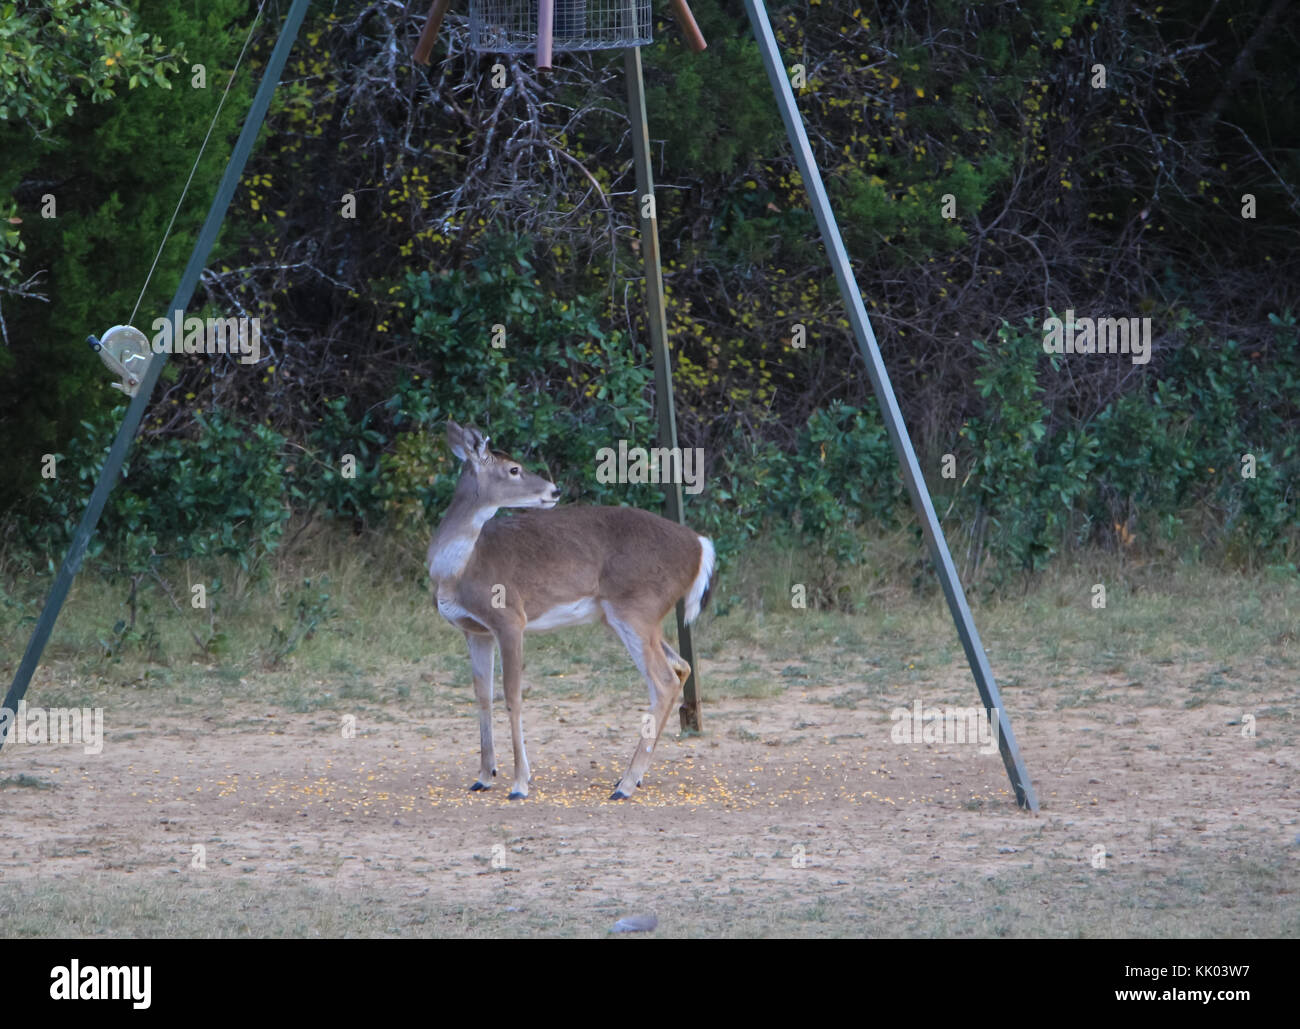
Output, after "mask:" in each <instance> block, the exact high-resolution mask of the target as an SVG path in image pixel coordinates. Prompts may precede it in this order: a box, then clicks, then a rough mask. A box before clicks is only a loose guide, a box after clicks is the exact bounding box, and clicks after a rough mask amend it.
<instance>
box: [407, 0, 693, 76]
mask: <svg viewBox="0 0 1300 1029" xmlns="http://www.w3.org/2000/svg"><path fill="white" fill-rule="evenodd" d="M450 6H451V0H434V3H433V7H432V8H430V10H429V17H428V20H427V21H426V22H425V24H424V31H423V32H422V33H421V34H420V42H419V44H418V45H417V46H416V48H415V59H416V60H417V61H418V62H419V63H420V64H428V63H429V55H430V54H431V53H432V52H433V44H434V41H435V40H436V39H437V37H438V30H439V29H440V28H441V27H442V20H443V18H444V17H445V16H446V14H447V9H448V8H449V7H450ZM672 9H673V15H674V16H675V17H676V19H677V23H678V24H679V25H680V26H681V29H682V32H683V34H684V35H685V36H686V44H687V46H689V47H690V48H691V49H692V50H694V51H695V52H696V53H698V52H699V51H701V50H703V49H704V48H705V46H706V44H705V42H704V36H703V35H702V34H701V33H700V28H699V26H698V25H696V24H695V18H694V16H692V14H691V9H690V7H688V6H687V3H686V0H672ZM652 41H653V33H652V31H651V14H650V0H470V3H469V45H470V48H471V49H473V50H476V51H478V52H479V53H491V54H521V53H535V54H536V55H537V67H538V69H539V70H542V71H547V70H549V69H550V67H551V57H552V54H553V53H554V52H555V51H556V50H561V51H563V50H623V49H627V48H629V47H638V46H646V45H648V44H649V43H651V42H652Z"/></svg>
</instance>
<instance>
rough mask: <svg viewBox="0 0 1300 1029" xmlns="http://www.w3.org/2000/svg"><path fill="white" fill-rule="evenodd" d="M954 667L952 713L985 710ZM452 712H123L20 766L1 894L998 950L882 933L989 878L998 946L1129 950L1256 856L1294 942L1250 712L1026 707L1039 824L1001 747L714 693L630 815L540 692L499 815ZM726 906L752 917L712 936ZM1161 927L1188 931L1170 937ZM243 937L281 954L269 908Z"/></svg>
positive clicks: (1296, 843) (473, 739) (596, 754)
mask: <svg viewBox="0 0 1300 1029" xmlns="http://www.w3.org/2000/svg"><path fill="white" fill-rule="evenodd" d="M961 671H962V670H961V669H954V670H953V685H952V690H951V692H952V693H953V695H955V696H961V695H964V693H965V692H969V693H970V694H971V695H972V696H973V695H974V690H973V686H969V685H962V683H961V677H960V676H961ZM967 682H969V680H967ZM1103 686H1105V684H1103ZM449 688H451V687H449ZM463 692H464V694H465V704H464V706H463V707H462V708H461V709H460V710H458V711H457V712H456V713H455V714H443V715H435V716H431V717H421V716H419V715H416V714H413V713H412V712H411V711H409V710H403V711H401V712H398V713H397V714H396V716H391V717H390V716H383V715H382V714H379V716H378V717H371V716H370V715H367V714H366V713H364V712H363V713H362V714H360V715H358V716H357V722H356V732H355V736H354V737H352V738H346V737H345V735H344V733H343V731H342V715H341V714H340V713H338V712H334V711H319V712H316V713H313V714H306V715H297V714H286V713H284V712H283V711H279V710H260V711H259V710H258V709H257V708H255V707H253V708H249V707H240V706H236V705H228V706H227V707H226V708H225V709H223V711H222V712H219V713H217V714H213V713H211V712H208V713H206V714H202V715H196V716H195V717H193V718H184V717H175V716H170V715H169V716H166V717H152V716H150V715H149V714H148V713H147V712H136V713H135V715H134V717H135V718H137V719H139V724H122V722H123V721H124V720H129V719H131V718H132V717H133V716H132V713H131V712H130V711H129V710H128V711H118V710H110V711H109V713H108V728H107V734H106V745H105V747H104V750H103V753H102V754H98V755H87V754H85V753H83V750H82V748H81V747H80V746H77V745H66V746H58V747H51V746H26V747H9V748H6V751H5V754H4V761H3V764H4V768H3V775H4V776H8V779H7V780H5V781H6V782H7V783H8V785H6V786H5V788H3V789H2V790H0V797H2V798H3V808H4V817H3V819H2V820H0V882H3V883H4V885H5V886H6V887H7V888H8V889H9V890H10V891H12V890H13V888H15V887H18V888H19V889H24V888H28V887H31V886H34V885H36V884H41V885H43V886H44V887H47V888H49V887H51V886H53V887H55V888H58V889H67V890H76V889H79V888H83V886H84V888H86V889H92V890H93V889H95V888H96V887H95V884H97V883H99V884H102V883H104V882H106V881H109V882H112V881H117V880H119V879H121V878H122V877H126V878H129V879H130V880H131V881H132V882H133V883H135V884H136V885H137V886H139V887H141V888H146V889H147V888H149V886H150V884H157V885H158V886H160V887H161V886H162V885H163V884H164V883H169V882H170V883H176V882H180V883H182V884H184V885H185V886H187V887H198V888H200V889H201V888H204V887H210V886H216V885H219V884H221V883H223V882H224V883H229V882H230V881H232V880H246V881H251V882H253V883H257V884H260V885H263V886H268V887H271V886H274V885H275V884H284V883H294V884H296V885H297V886H302V885H304V884H305V885H309V886H310V885H312V884H319V885H321V886H322V887H328V888H329V889H330V890H331V891H334V892H335V893H336V894H337V893H339V892H343V893H353V892H355V895H356V896H359V897H364V898H368V899H367V900H366V901H365V903H372V902H373V903H374V904H378V905H390V906H393V907H395V908H396V909H401V908H403V906H407V907H409V906H410V905H417V904H419V903H431V904H437V905H441V906H442V907H443V909H446V908H447V907H448V906H452V907H454V908H455V909H456V910H460V911H461V912H462V913H464V912H466V911H468V912H471V913H473V915H474V917H475V918H476V919H478V918H485V919H486V921H485V922H484V923H483V924H484V925H486V926H487V927H488V928H487V929H486V930H485V931H486V932H489V933H492V934H496V933H505V934H518V935H523V934H529V933H541V934H548V933H555V932H559V933H572V934H578V935H593V934H601V933H604V932H606V931H607V930H608V929H609V927H610V925H612V923H613V922H614V921H615V920H616V919H617V918H618V917H621V916H623V915H634V914H643V913H651V912H653V913H655V914H656V915H657V916H658V918H659V921H660V928H659V932H660V934H670V935H673V934H681V935H728V934H730V933H732V932H738V933H744V934H760V933H771V934H776V935H799V934H803V933H804V932H812V933H826V934H846V935H894V934H895V933H899V932H903V931H904V930H906V929H908V928H909V927H910V929H911V930H913V931H915V932H918V933H928V932H936V933H940V934H947V932H949V931H951V932H952V933H954V934H956V933H963V932H965V933H973V934H983V933H988V932H993V933H996V932H1002V931H1007V930H1006V928H1005V927H1000V926H999V923H998V922H997V920H996V918H994V920H993V921H992V922H990V921H988V920H987V919H985V920H984V921H978V920H977V921H976V922H974V923H969V924H968V923H966V922H961V921H958V922H956V923H954V922H952V921H951V920H950V919H948V918H946V917H945V916H942V915H936V920H935V921H934V922H932V923H925V924H922V922H918V921H917V920H916V918H915V917H913V918H911V919H910V920H908V919H903V920H900V921H895V922H890V921H887V920H882V919H881V915H882V912H888V911H889V910H890V908H889V905H890V904H891V903H898V902H904V903H912V902H914V901H915V898H916V892H917V891H918V890H929V891H931V894H930V895H932V896H939V897H943V898H948V900H947V901H945V903H956V902H959V900H960V897H961V896H963V895H964V894H963V891H965V893H972V892H980V891H981V890H984V889H985V888H986V887H987V886H989V885H990V884H992V885H996V884H997V883H998V882H999V881H1002V882H1004V883H1005V884H1008V885H1009V886H1011V887H1012V888H1014V889H1015V890H1016V891H1017V897H1016V904H1015V911H1016V919H1015V920H1016V922H1017V924H1018V926H1019V928H1017V927H1016V926H1012V927H1011V929H1010V931H1011V932H1021V931H1022V932H1024V933H1025V934H1031V935H1032V934H1078V933H1083V934H1104V935H1111V934H1112V933H1113V934H1116V935H1119V934H1126V933H1140V932H1141V931H1142V926H1143V925H1144V924H1147V923H1144V922H1143V921H1142V919H1143V918H1144V917H1149V918H1150V919H1152V920H1153V921H1152V922H1151V923H1150V924H1151V925H1152V926H1154V929H1153V930H1152V931H1155V932H1157V934H1174V935H1178V934H1186V933H1188V932H1195V931H1196V926H1197V925H1198V924H1203V925H1204V926H1205V928H1206V930H1207V931H1209V930H1212V929H1213V927H1214V926H1213V923H1212V922H1208V921H1207V922H1205V923H1197V922H1196V921H1195V918H1196V917H1197V916H1196V915H1195V912H1194V909H1195V907H1196V905H1197V903H1201V902H1206V901H1207V896H1206V891H1207V889H1208V892H1209V894H1210V896H1211V898H1213V903H1214V904H1215V905H1216V906H1217V907H1219V908H1220V909H1221V908H1222V907H1223V905H1224V904H1225V903H1226V904H1227V906H1228V907H1229V908H1231V907H1233V906H1234V905H1235V904H1237V903H1238V902H1239V900H1240V902H1244V901H1245V900H1246V898H1245V897H1244V896H1243V897H1242V898H1239V899H1235V898H1233V897H1231V896H1228V897H1226V898H1225V897H1224V896H1223V890H1222V887H1221V886H1214V885H1213V884H1211V886H1210V887H1205V886H1204V885H1202V886H1201V887H1200V888H1199V892H1198V891H1197V890H1193V891H1192V892H1193V893H1194V894H1196V895H1195V896H1189V897H1187V898H1181V897H1178V896H1174V897H1168V896H1166V897H1165V898H1164V899H1163V900H1162V899H1160V898H1156V899H1155V900H1152V899H1151V898H1150V897H1149V896H1148V895H1147V894H1143V893H1141V892H1140V891H1141V888H1142V887H1143V886H1144V884H1145V885H1150V884H1152V883H1163V884H1165V885H1166V886H1167V885H1168V884H1169V883H1170V882H1174V881H1177V880H1178V879H1179V877H1180V876H1181V877H1184V878H1185V877H1187V876H1188V875H1189V870H1190V871H1191V873H1192V874H1199V873H1204V874H1205V875H1207V876H1210V878H1211V879H1213V878H1214V875H1215V874H1216V873H1217V872H1222V873H1223V881H1226V882H1232V881H1235V878H1240V877H1241V876H1242V875H1243V874H1244V873H1243V872H1242V868H1243V866H1242V865H1241V862H1242V861H1243V860H1251V859H1253V860H1256V861H1257V862H1259V865H1258V866H1253V865H1252V866H1247V867H1246V871H1247V872H1249V871H1250V869H1251V868H1256V871H1258V868H1260V867H1262V868H1263V869H1264V871H1263V872H1259V873H1258V875H1262V876H1263V883H1262V886H1263V891H1264V893H1265V894H1266V895H1268V896H1277V901H1276V903H1280V904H1282V905H1285V906H1286V907H1288V908H1289V909H1290V910H1291V912H1292V913H1291V914H1290V915H1289V916H1287V915H1281V916H1278V917H1280V918H1281V919H1282V920H1281V921H1280V922H1269V923H1267V924H1265V925H1264V926H1262V927H1261V931H1264V932H1273V931H1277V932H1294V931H1295V927H1296V925H1297V916H1296V915H1295V913H1294V912H1295V909H1296V907H1297V903H1296V897H1295V895H1294V893H1293V891H1294V890H1295V888H1296V884H1297V875H1296V870H1297V864H1298V863H1300V862H1298V858H1300V836H1298V835H1297V834H1298V833H1300V818H1298V815H1297V799H1298V798H1297V791H1296V786H1297V782H1300V776H1298V775H1297V767H1296V765H1297V756H1296V751H1295V749H1294V747H1290V746H1278V745H1276V739H1274V740H1273V742H1272V743H1270V742H1269V739H1270V736H1269V734H1270V725H1269V716H1268V715H1267V714H1263V715H1261V716H1260V717H1259V718H1258V721H1257V723H1256V725H1255V726H1254V730H1255V732H1256V736H1255V737H1254V738H1252V737H1250V736H1249V735H1243V733H1242V726H1241V719H1242V711H1241V710H1240V708H1235V709H1230V708H1228V707H1224V706H1216V705H1213V704H1205V705H1203V706H1200V707H1197V708H1195V709H1191V710H1177V709H1172V710H1171V709H1169V708H1165V707H1162V708H1143V707H1136V706H1129V704H1128V703H1127V702H1126V701H1125V699H1124V688H1123V684H1122V683H1118V682H1117V683H1115V684H1113V685H1111V686H1108V687H1105V693H1106V694H1107V695H1106V696H1103V698H1102V699H1101V700H1100V701H1098V702H1097V703H1095V704H1093V705H1092V706H1090V707H1087V708H1080V709H1074V710H1058V709H1057V708H1056V707H1055V706H1054V705H1053V704H1051V703H1050V702H1049V701H1048V700H1047V699H1046V698H1041V699H1036V698H1035V691H1033V690H1032V689H1029V688H1017V689H1013V690H1011V691H1009V694H1008V697H1007V703H1008V706H1009V709H1011V710H1012V717H1013V724H1014V726H1015V729H1016V732H1017V734H1018V736H1019V738H1020V743H1021V746H1022V749H1023V754H1024V760H1025V763H1026V766H1027V768H1028V770H1029V772H1030V774H1031V777H1032V779H1033V781H1034V784H1035V786H1036V788H1037V791H1038V795H1039V798H1040V801H1041V804H1042V811H1041V813H1040V814H1039V815H1037V816H1034V815H1030V814H1026V813H1023V812H1021V811H1019V810H1017V809H1016V807H1015V805H1014V803H1013V800H1012V797H1011V794H1010V790H1009V787H1008V784H1007V779H1006V775H1005V771H1004V769H1003V765H1002V762H1001V760H1000V758H999V757H998V756H997V755H996V754H993V755H991V756H984V755H980V754H979V753H977V752H976V749H975V748H974V747H971V746H969V745H960V744H933V745H912V744H903V745H899V744H895V743H892V742H891V741H890V728H891V722H890V721H889V717H888V711H889V707H890V706H889V705H888V704H884V703H873V704H870V705H848V706H836V705H835V704H834V703H828V699H829V700H832V701H833V699H834V696H835V693H834V688H833V687H827V686H822V687H810V688H808V689H799V688H792V689H789V690H787V691H785V692H784V693H783V694H782V695H780V696H777V697H773V698H765V699H761V700H756V699H746V698H736V699H721V700H714V701H708V700H707V698H706V707H705V718H706V720H707V725H706V730H707V731H706V733H705V734H704V735H702V736H690V737H682V738H666V739H665V740H663V741H662V742H661V743H660V745H659V748H658V751H657V753H656V756H655V760H654V762H653V764H652V765H651V769H650V773H649V774H648V776H647V778H646V781H645V785H644V787H643V788H642V789H641V790H640V791H638V795H637V796H636V798H635V799H633V800H631V801H626V802H612V801H609V800H607V799H606V798H607V797H608V795H609V792H610V790H611V788H612V787H613V785H614V783H615V782H616V780H617V779H618V777H619V775H620V774H621V772H622V770H623V767H624V763H625V762H626V760H627V758H628V756H629V752H630V750H631V745H632V742H633V733H634V731H635V724H636V723H635V710H634V708H633V705H632V704H630V703H627V698H622V702H621V703H620V702H618V699H619V698H608V697H604V698H598V699H595V700H563V699H550V698H538V697H535V696H526V699H525V705H524V716H525V725H526V731H527V734H528V744H529V756H530V759H531V761H532V763H533V768H534V787H533V792H532V795H531V796H530V798H529V799H528V800H526V801H522V802H519V801H516V802H510V801H507V799H506V794H507V793H508V792H509V779H508V776H509V769H510V747H509V736H508V732H509V730H508V725H507V723H506V720H505V712H504V705H500V704H498V705H497V709H496V724H497V747H498V759H499V762H500V765H501V780H500V785H499V786H497V787H496V788H494V789H493V790H491V791H489V792H487V793H470V792H467V787H468V785H469V784H470V783H471V782H472V781H473V778H474V775H475V772H476V770H477V767H478V728H477V721H476V719H475V717H474V716H473V713H472V712H473V708H472V705H471V704H470V698H469V693H470V691H469V688H468V687H465V688H464V690H463ZM531 692H532V693H536V692H537V691H535V690H534V691H531ZM375 714H378V713H375ZM223 715H224V716H225V717H223ZM675 722H676V719H675V718H674V719H673V721H672V723H670V731H671V730H675V728H676V726H675ZM24 787H26V788H24ZM800 848H802V849H800ZM1103 854H1104V859H1103V858H1102V857H1101V855H1103ZM1258 875H1257V876H1256V878H1257V879H1258ZM1216 881H1217V880H1216ZM1120 884H1124V888H1120ZM1259 885H1260V883H1259V882H1256V883H1255V886H1259ZM1243 888H1244V887H1243ZM935 890H937V891H938V892H937V893H935V892H934V891H935ZM1078 890H1085V891H1093V890H1102V891H1104V892H1105V893H1107V894H1110V895H1111V899H1109V900H1106V901H1103V902H1102V906H1103V907H1104V908H1105V909H1106V910H1105V911H1103V912H1101V913H1100V914H1098V915H1097V918H1096V919H1093V918H1088V917H1083V916H1080V917H1079V918H1078V919H1075V918H1073V917H1072V916H1071V915H1070V913H1069V911H1068V910H1063V909H1062V905H1065V906H1066V907H1067V908H1068V906H1069V900H1070V898H1071V897H1072V896H1076V895H1078V894H1076V893H1074V892H1072V891H1078ZM1126 891H1129V892H1126ZM1132 891H1138V892H1137V893H1133V892H1132ZM711 899H713V900H723V901H725V910H727V911H730V912H732V914H733V916H734V918H735V919H736V920H737V921H736V922H735V923H734V924H710V922H709V914H708V912H709V911H710V905H709V902H710V900H711ZM1259 899H1260V898H1259V892H1258V891H1256V892H1254V893H1252V895H1251V897H1250V902H1251V903H1259ZM1090 902H1091V901H1090ZM765 905H771V910H765ZM1035 906H1038V907H1040V908H1041V916H1040V917H1035V915H1034V913H1033V908H1034V907H1035ZM1162 907H1164V908H1168V907H1172V908H1174V909H1177V911H1178V915H1177V917H1173V916H1171V918H1173V920H1172V921H1170V922H1169V923H1168V924H1167V925H1165V924H1163V923H1160V922H1159V919H1160V917H1161V916H1160V914H1159V912H1160V910H1161V909H1162ZM1141 908H1149V909H1150V911H1148V913H1147V914H1146V915H1143V914H1142V913H1141V911H1140V910H1138V911H1136V913H1134V912H1135V909H1141ZM1184 909H1186V910H1184ZM719 910H722V909H719ZM692 912H698V914H697V915H692V914H691V913H692ZM1107 912H1109V913H1107ZM1123 912H1127V914H1123ZM465 917H466V918H468V916H465ZM990 917H991V916H990ZM1124 918H1132V919H1133V921H1132V922H1131V923H1130V922H1123V919H1124ZM1097 919H1101V921H1097ZM1187 919H1191V921H1187ZM1117 920H1119V921H1117ZM392 921H394V922H396V923H400V922H401V919H393V920H392ZM1121 923H1122V924H1121ZM1233 924H1234V923H1233V922H1232V920H1231V916H1228V921H1227V922H1225V923H1224V925H1226V926H1229V927H1231V925H1233ZM1108 926H1109V927H1110V929H1111V932H1107V927H1108ZM927 927H928V928H927ZM249 930H250V932H252V933H253V934H263V933H264V934H275V933H276V932H277V931H278V930H277V928H276V922H275V919H274V915H273V913H268V914H267V916H266V920H265V922H259V921H258V920H257V919H256V917H254V919H253V920H252V922H251V923H250V926H249ZM116 931H117V932H120V933H122V934H131V932H132V928H131V926H130V925H121V926H118V927H117V928H116ZM189 931H190V932H193V933H196V934H202V933H203V932H204V928H203V926H202V924H195V925H192V926H190V927H189ZM344 931H346V930H344ZM359 931H360V932H361V933H363V934H368V933H369V932H370V931H371V930H369V929H366V928H364V927H363V928H361V929H360V930H359ZM394 931H398V932H400V929H398V930H394ZM6 935H8V933H7V932H6Z"/></svg>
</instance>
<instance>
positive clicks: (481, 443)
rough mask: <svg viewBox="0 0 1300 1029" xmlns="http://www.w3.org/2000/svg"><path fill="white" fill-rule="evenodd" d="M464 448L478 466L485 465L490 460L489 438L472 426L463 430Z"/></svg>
mask: <svg viewBox="0 0 1300 1029" xmlns="http://www.w3.org/2000/svg"><path fill="white" fill-rule="evenodd" d="M463 431H464V434H465V437H464V438H465V447H466V448H467V449H468V450H469V454H470V457H471V458H473V460H475V461H478V462H479V463H480V464H486V463H487V462H488V461H491V460H492V451H491V450H489V449H488V439H489V437H487V436H484V435H483V433H481V432H480V431H479V430H478V429H476V428H474V426H472V425H471V426H469V427H468V428H466V429H464V430H463Z"/></svg>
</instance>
